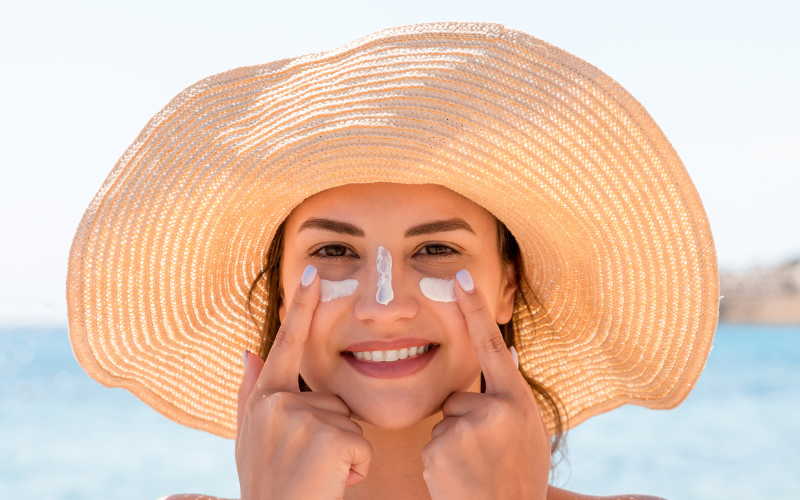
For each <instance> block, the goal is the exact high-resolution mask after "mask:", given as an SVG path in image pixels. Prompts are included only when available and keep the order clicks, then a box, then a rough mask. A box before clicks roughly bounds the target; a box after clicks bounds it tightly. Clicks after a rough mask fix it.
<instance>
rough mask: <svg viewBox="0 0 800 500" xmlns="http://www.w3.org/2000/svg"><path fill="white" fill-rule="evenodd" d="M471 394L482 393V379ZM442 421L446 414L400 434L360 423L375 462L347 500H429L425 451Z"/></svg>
mask: <svg viewBox="0 0 800 500" xmlns="http://www.w3.org/2000/svg"><path fill="white" fill-rule="evenodd" d="M468 391H470V392H481V379H480V377H478V378H477V379H476V380H475V382H474V383H473V384H472V386H471V387H470V388H469V389H468ZM441 420H442V413H441V412H438V413H435V414H433V415H431V416H430V417H428V418H426V419H425V420H423V421H421V422H419V423H417V424H415V425H412V426H411V427H408V428H406V429H402V430H397V431H387V430H386V429H381V428H379V427H375V426H373V425H370V424H368V423H366V422H364V421H359V422H358V423H359V424H360V425H361V427H362V428H363V429H364V438H366V440H367V441H369V442H370V443H372V461H371V462H370V465H369V472H368V473H367V478H366V479H365V480H364V481H362V482H361V484H358V485H356V486H353V487H352V488H347V489H346V490H345V492H344V498H345V500H374V499H375V498H380V499H382V500H394V499H398V500H399V499H402V500H422V499H425V500H429V499H430V497H431V496H430V494H429V493H428V486H427V485H426V484H425V480H424V479H422V470H423V468H424V467H423V465H422V448H424V447H425V445H426V444H428V442H430V440H431V430H433V426H435V425H436V424H438V423H439V422H441Z"/></svg>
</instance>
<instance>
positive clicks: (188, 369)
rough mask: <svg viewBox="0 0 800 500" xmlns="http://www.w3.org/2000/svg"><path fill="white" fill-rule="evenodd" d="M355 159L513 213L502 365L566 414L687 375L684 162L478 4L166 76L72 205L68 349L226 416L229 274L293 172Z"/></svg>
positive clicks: (264, 227) (692, 332)
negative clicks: (188, 81) (519, 273)
mask: <svg viewBox="0 0 800 500" xmlns="http://www.w3.org/2000/svg"><path fill="white" fill-rule="evenodd" d="M373 182H395V183H409V184H439V185H442V186H445V187H447V188H449V189H451V190H453V191H455V192H457V193H460V194H461V195H463V196H465V197H467V198H469V199H471V200H473V201H474V202H476V203H478V204H479V205H481V206H483V207H484V208H486V209H487V210H488V211H490V212H491V213H492V214H494V215H495V216H496V217H497V218H498V219H499V220H500V221H502V222H503V223H504V224H505V225H506V226H507V227H508V228H509V230H510V231H511V232H512V233H513V235H514V236H515V237H516V239H517V241H518V243H519V245H520V248H521V250H522V254H523V257H524V262H525V266H526V270H527V276H526V277H527V280H528V282H529V283H530V289H529V290H526V292H525V293H527V294H529V295H530V297H529V299H530V300H529V301H528V302H530V303H531V304H540V306H538V305H537V306H535V307H534V308H533V309H532V314H531V312H529V311H528V310H523V309H522V308H521V307H520V308H519V309H518V310H517V311H516V314H517V315H518V316H517V317H518V320H517V321H516V322H515V325H516V339H515V345H516V347H517V350H518V352H519V358H520V369H521V370H522V371H523V372H524V373H525V374H526V375H529V376H532V377H533V378H534V379H536V380H537V381H538V382H540V383H541V384H543V385H545V386H547V387H548V388H550V390H551V391H553V392H554V393H555V394H556V395H557V396H558V398H559V399H560V400H561V402H562V403H563V405H564V409H565V411H566V415H567V416H568V421H569V424H570V425H571V426H574V425H576V424H578V423H580V422H582V421H583V420H585V419H587V418H589V417H591V416H593V415H597V414H599V413H601V412H604V411H608V410H610V409H613V408H616V407H618V406H620V405H623V404H627V403H632V404H637V405H641V406H646V407H648V408H671V407H674V406H676V405H677V404H679V403H680V402H681V401H682V400H683V399H684V398H685V397H686V396H687V395H688V393H689V392H690V391H691V389H692V387H693V386H694V384H695V382H696V380H697V378H698V377H699V375H700V372H701V371H702V369H703V367H704V365H705V361H706V358H707V355H708V352H709V349H710V347H711V343H712V339H713V334H714V331H715V329H716V325H717V318H718V305H719V291H718V288H719V287H718V274H717V261H716V254H715V251H714V244H713V240H712V236H711V229H710V227H709V223H708V219H707V217H706V214H705V211H704V210H703V206H702V204H701V202H700V198H699V196H698V193H697V191H696V189H695V188H694V185H693V184H692V181H691V179H690V178H689V175H688V173H687V171H686V169H685V167H684V166H683V164H682V163H681V160H680V159H679V158H678V155H677V154H676V152H675V150H674V149H673V147H672V146H671V145H670V143H669V141H668V140H667V138H666V137H665V136H664V134H663V133H662V131H661V129H659V127H658V126H657V125H656V123H655V122H654V121H653V119H652V118H651V117H650V115H649V114H648V113H647V111H645V109H644V108H643V107H642V105H641V104H639V102H637V101H636V99H634V98H633V97H632V96H631V95H630V94H629V93H628V92H627V91H626V90H625V89H623V88H622V87H621V86H620V85H619V84H618V83H617V82H616V81H614V80H613V79H611V78H610V77H609V76H607V75H606V74H605V73H603V72H602V71H600V70H599V69H597V68H596V67H594V66H592V65H591V64H589V63H587V62H586V61H583V60H581V59H579V58H577V57H575V56H573V55H571V54H569V53H567V52H565V51H563V50H561V49H559V48H557V47H554V46H552V45H550V44H548V43H546V42H543V41H541V40H538V39H536V38H534V37H532V36H529V35H527V34H525V33H521V32H519V31H514V30H509V29H505V28H504V27H503V26H501V25H497V24H472V23H446V24H424V25H415V26H406V27H400V28H394V29H388V30H384V31H380V32H378V33H375V34H373V35H370V36H367V37H364V38H361V39H359V40H356V41H355V42H352V43H350V44H347V45H345V46H343V47H341V48H339V49H336V50H332V51H329V52H320V53H316V54H309V55H305V56H302V57H297V58H294V59H285V60H281V61H276V62H273V63H269V64H264V65H260V66H251V67H245V68H238V69H234V70H232V71H228V72H225V73H221V74H218V75H214V76H211V77H209V78H206V79H204V80H202V81H200V82H198V83H196V84H194V85H192V86H191V87H189V88H187V89H186V90H184V91H183V92H181V93H180V94H179V95H178V96H177V97H175V98H174V99H173V100H172V101H171V102H170V103H169V104H168V105H167V106H166V107H165V108H164V109H162V110H161V111H160V112H158V113H157V114H156V115H155V116H154V117H153V118H152V119H151V120H150V122H149V123H148V124H147V126H146V127H145V128H144V130H143V131H142V132H141V134H140V135H139V137H138V138H137V139H136V140H135V141H134V143H133V144H132V145H131V146H130V148H128V150H127V151H126V152H125V154H124V155H123V156H122V158H121V159H120V160H119V162H118V163H117V165H116V166H115V167H114V169H113V170H112V172H111V174H110V175H109V177H108V178H107V179H106V181H105V183H104V184H103V186H102V188H101V189H100V191H99V192H98V193H97V195H96V197H95V198H94V200H93V201H92V203H91V205H90V206H89V208H88V209H87V211H86V213H85V215H84V216H83V219H82V221H81V223H80V226H79V227H78V231H77V234H76V235H75V240H74V242H73V245H72V249H71V252H70V260H69V275H68V278H67V298H68V303H69V335H70V339H71V341H72V346H73V349H74V352H75V356H76V357H77V359H78V361H79V363H80V364H81V366H82V367H83V368H84V369H85V370H86V371H87V373H89V374H90V375H91V376H92V377H94V378H95V379H96V380H98V381H99V382H101V383H102V384H104V385H107V386H115V387H124V388H126V389H128V390H130V391H131V392H133V393H134V394H135V395H136V396H138V397H139V398H141V399H142V400H143V401H145V402H146V403H147V404H149V405H150V406H152V407H153V408H155V409H156V410H158V411H159V412H161V413H163V414H164V415H166V416H167V417H169V418H171V419H173V420H175V421H177V422H179V423H181V424H185V425H188V426H191V427H195V428H198V429H202V430H205V431H208V432H211V433H214V434H217V435H220V436H226V437H233V436H234V435H235V431H236V429H235V428H236V394H237V390H238V387H239V384H240V382H241V379H242V370H243V368H242V348H247V349H249V350H250V351H258V347H259V344H260V334H259V326H258V325H256V323H255V322H254V321H253V319H252V317H251V315H250V314H249V312H248V310H247V295H248V291H249V289H250V286H251V284H252V283H253V280H254V278H255V277H256V276H257V275H258V273H259V271H260V270H261V268H262V265H263V261H264V256H265V253H266V252H267V249H268V248H269V245H270V242H271V239H272V236H273V235H274V233H275V231H276V229H277V227H278V226H279V225H280V224H281V222H282V221H283V220H284V219H285V218H286V216H287V215H288V214H289V213H290V212H291V210H292V209H293V208H294V207H296V206H297V205H298V204H299V203H301V202H302V201H303V200H304V199H305V198H307V197H308V196H310V195H313V194H315V193H318V192H320V191H323V190H326V189H330V188H333V187H336V186H341V185H344V184H351V183H373ZM266 300H274V298H272V297H268V298H267V299H266ZM264 306H265V303H264V302H263V301H262V302H258V303H257V304H255V307H256V309H258V310H261V311H263V310H264ZM548 425H549V427H550V428H551V429H553V428H554V422H553V421H549V422H548Z"/></svg>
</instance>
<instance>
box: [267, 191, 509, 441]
mask: <svg viewBox="0 0 800 500" xmlns="http://www.w3.org/2000/svg"><path fill="white" fill-rule="evenodd" d="M285 231H286V232H285V247H284V253H283V262H282V268H281V279H282V282H283V291H284V297H283V299H282V301H281V307H280V317H281V320H283V318H284V317H285V315H286V310H287V309H286V304H291V302H292V293H293V291H294V290H295V288H296V287H297V285H298V283H299V282H300V278H301V275H302V273H303V270H304V269H305V267H306V266H307V265H309V264H312V265H314V266H315V267H316V268H317V270H318V275H319V277H320V278H321V279H323V280H331V281H341V280H357V281H358V287H357V288H356V289H355V292H354V293H353V294H352V295H348V296H343V297H340V298H335V299H332V300H329V301H327V302H323V301H320V302H319V303H318V304H317V308H316V311H315V312H314V316H313V319H312V322H311V330H310V331H309V335H308V340H307V342H306V346H305V351H304V354H303V360H302V363H301V368H300V373H301V375H302V376H303V379H304V380H305V381H306V383H307V384H308V385H309V387H311V389H313V390H314V391H318V392H324V393H329V394H335V395H337V396H339V397H340V398H341V399H342V400H343V401H344V402H345V403H346V404H347V406H349V407H350V409H351V410H352V411H353V413H355V414H356V415H357V416H358V417H359V418H361V419H363V420H364V421H366V422H368V423H370V424H372V425H375V426H378V427H381V428H385V429H401V428H405V427H408V426H411V425H413V424H415V423H417V422H420V421H421V420H423V419H424V418H426V417H429V416H431V415H432V414H434V413H436V412H437V411H440V410H441V406H442V403H443V402H444V400H445V399H446V398H447V397H448V396H449V395H450V394H451V393H453V392H454V391H467V390H478V388H479V376H480V365H479V364H478V358H477V356H476V354H475V350H474V348H473V346H472V343H471V341H470V337H469V333H468V331H467V326H466V323H465V321H464V316H463V315H462V313H461V310H460V309H459V306H458V304H457V303H456V302H438V301H434V300H431V299H429V298H427V297H426V296H425V295H423V293H422V291H421V290H420V280H421V279H422V278H437V279H443V280H452V279H454V277H455V274H456V273H457V272H458V271H460V270H461V269H467V270H468V271H469V272H470V274H471V275H472V277H473V279H474V281H475V282H476V283H477V284H478V286H479V287H480V288H481V290H482V291H483V293H484V295H485V296H486V299H487V302H488V304H489V307H490V308H491V310H492V313H493V314H494V316H495V319H496V321H497V322H498V323H501V324H502V323H506V322H508V321H509V319H510V318H511V314H512V310H513V305H514V292H515V290H516V285H515V284H514V283H513V269H510V268H509V266H504V265H503V264H502V259H501V256H500V255H499V253H498V245H497V227H496V222H495V219H494V217H493V216H492V215H491V214H490V213H489V212H487V211H486V210H485V209H483V208H482V207H480V206H479V205H477V204H475V203H473V202H472V201H470V200H468V199H467V198H464V197H463V196H461V195H459V194H457V193H455V192H453V191H451V190H449V189H447V188H445V187H442V186H437V185H405V184H389V183H380V184H351V185H347V186H342V187H338V188H334V189H330V190H328V191H324V192H322V193H319V194H317V195H314V196H312V197H310V198H308V199H306V200H305V201H303V203H302V204H300V205H299V206H298V207H297V208H295V210H294V211H293V212H292V214H291V215H290V216H289V218H288V219H287V221H286V227H285ZM379 247H383V248H384V249H385V250H384V252H383V253H384V256H383V258H382V260H383V261H384V263H383V266H386V265H387V261H386V259H385V257H386V255H385V253H386V252H388V254H390V255H391V268H390V270H391V289H392V292H393V294H394V297H393V298H392V299H391V300H389V301H388V302H387V300H386V294H385V293H384V294H383V295H382V299H381V302H384V303H379V302H378V300H376V295H377V293H378V288H379V287H378V282H379V279H380V277H381V272H379V269H378V265H377V262H376V261H377V260H378V253H379V251H378V249H379ZM383 271H384V272H383V275H384V276H386V275H387V272H386V271H387V268H386V267H384V268H383ZM350 283H351V284H352V283H353V282H350ZM382 291H383V292H386V291H387V290H386V289H385V288H384V290H382ZM422 346H430V348H429V350H428V351H426V352H424V353H423V354H417V355H415V356H410V355H409V356H408V357H406V358H405V359H400V360H397V361H374V360H373V361H369V360H367V359H359V357H361V356H363V357H364V358H367V357H369V356H371V354H370V355H365V354H363V353H365V352H370V353H372V352H374V351H382V352H390V351H397V352H398V353H399V356H402V355H403V354H404V353H403V351H402V349H404V348H405V349H409V352H413V348H414V347H420V348H421V347H422ZM355 353H359V354H358V356H359V357H357V356H356V354H355ZM389 357H390V358H393V357H394V355H393V354H391V353H390V354H389Z"/></svg>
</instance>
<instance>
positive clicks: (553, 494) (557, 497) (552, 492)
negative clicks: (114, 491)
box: [158, 486, 664, 500]
mask: <svg viewBox="0 0 800 500" xmlns="http://www.w3.org/2000/svg"><path fill="white" fill-rule="evenodd" d="M158 500H228V499H225V498H220V497H215V496H209V495H202V494H199V493H183V494H180V495H168V496H165V497H161V498H159V499H158ZM547 500H664V499H663V498H661V497H654V496H649V495H614V496H610V497H595V496H591V495H581V494H580V493H575V492H572V491H567V490H562V489H561V488H555V487H553V486H550V487H549V488H548V490H547Z"/></svg>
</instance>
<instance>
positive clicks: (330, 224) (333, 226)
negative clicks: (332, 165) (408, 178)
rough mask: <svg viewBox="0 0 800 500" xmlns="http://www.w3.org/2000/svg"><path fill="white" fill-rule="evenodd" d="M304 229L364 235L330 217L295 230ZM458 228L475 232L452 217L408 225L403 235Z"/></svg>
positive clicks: (310, 222) (464, 222)
mask: <svg viewBox="0 0 800 500" xmlns="http://www.w3.org/2000/svg"><path fill="white" fill-rule="evenodd" d="M304 229H321V230H323V231H331V232H334V233H341V234H348V235H350V236H358V237H363V236H364V231H363V230H362V229H361V228H360V227H358V226H354V225H353V224H349V223H347V222H341V221H337V220H332V219H308V220H307V221H305V222H303V223H302V224H301V225H300V228H299V229H298V230H297V232H298V233H299V232H300V231H302V230H304ZM458 230H464V231H469V232H470V233H472V234H476V233H475V231H474V230H473V229H472V227H471V226H470V225H469V224H467V223H466V221H464V220H463V219H459V218H453V219H447V220H436V221H432V222H426V223H424V224H419V225H417V226H414V227H410V228H408V230H407V231H406V234H405V237H406V238H411V237H412V236H420V235H423V234H433V233H442V232H445V231H458Z"/></svg>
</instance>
